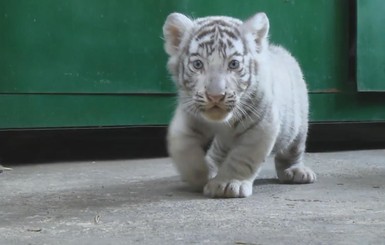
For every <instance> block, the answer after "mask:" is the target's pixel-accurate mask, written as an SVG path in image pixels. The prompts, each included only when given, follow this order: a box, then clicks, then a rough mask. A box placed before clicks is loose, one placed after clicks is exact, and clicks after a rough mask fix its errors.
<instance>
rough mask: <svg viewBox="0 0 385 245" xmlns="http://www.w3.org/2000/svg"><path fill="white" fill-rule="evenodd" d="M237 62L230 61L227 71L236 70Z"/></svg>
mask: <svg viewBox="0 0 385 245" xmlns="http://www.w3.org/2000/svg"><path fill="white" fill-rule="evenodd" d="M239 65H240V64H239V61H238V60H232V61H230V62H229V69H232V70H234V69H238V68H239Z"/></svg>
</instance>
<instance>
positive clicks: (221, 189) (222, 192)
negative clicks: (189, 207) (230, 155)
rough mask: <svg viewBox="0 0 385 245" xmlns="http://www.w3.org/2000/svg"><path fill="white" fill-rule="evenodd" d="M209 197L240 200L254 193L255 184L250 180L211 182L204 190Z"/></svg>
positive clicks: (214, 180) (213, 180)
mask: <svg viewBox="0 0 385 245" xmlns="http://www.w3.org/2000/svg"><path fill="white" fill-rule="evenodd" d="M203 192H204V194H205V195H206V196H209V197H217V198H229V197H232V198H239V197H248V196H250V195H251V194H252V193H253V182H251V181H248V180H234V179H233V180H216V179H215V178H214V179H212V180H210V181H209V182H208V183H207V185H206V186H205V187H204V190H203Z"/></svg>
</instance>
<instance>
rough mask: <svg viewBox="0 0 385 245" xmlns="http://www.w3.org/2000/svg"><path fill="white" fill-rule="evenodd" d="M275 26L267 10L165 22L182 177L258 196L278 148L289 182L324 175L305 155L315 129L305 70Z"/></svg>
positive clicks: (175, 156)
mask: <svg viewBox="0 0 385 245" xmlns="http://www.w3.org/2000/svg"><path fill="white" fill-rule="evenodd" d="M268 31H269V20H268V18H267V16H266V14H264V13H257V14H256V15H254V16H253V17H252V18H250V19H249V20H247V21H245V22H242V21H240V20H238V19H234V18H231V17H225V16H212V17H206V18H199V19H196V20H191V19H189V18H188V17H186V16H184V15H182V14H179V13H173V14H170V15H169V16H168V17H167V20H166V22H165V24H164V26H163V34H164V39H165V50H166V52H167V54H168V55H169V61H168V69H169V72H170V73H171V75H172V78H173V80H174V81H175V83H176V85H177V88H178V106H177V109H176V111H175V115H174V118H173V119H172V122H171V124H170V126H169V131H168V151H169V154H170V156H171V158H172V160H173V162H174V163H175V165H176V168H177V170H178V171H179V173H180V175H181V178H182V179H183V180H184V181H186V182H188V183H189V184H190V185H191V186H192V187H195V188H198V189H200V190H202V189H203V192H204V194H205V195H207V196H210V197H247V196H250V195H251V194H252V186H253V181H254V179H255V178H256V176H257V173H258V170H259V168H260V166H261V164H262V163H263V162H264V161H265V159H266V157H267V156H268V155H269V154H270V153H272V152H273V153H275V154H276V155H275V167H276V171H277V176H278V178H279V180H280V181H281V182H282V183H295V184H303V183H312V182H314V181H315V180H316V175H315V174H314V172H313V171H312V170H311V169H309V168H307V167H305V166H304V164H303V162H302V157H303V154H304V151H305V141H306V137H307V129H308V98H307V89H306V85H305V82H304V80H303V75H302V72H301V70H300V68H299V65H298V63H297V62H296V60H295V59H294V58H293V57H292V56H291V55H290V54H289V52H288V51H286V50H285V49H283V48H282V47H279V46H274V45H271V44H269V42H268V37H267V36H268ZM208 144H210V145H209V149H208V150H207V151H205V149H207V146H208Z"/></svg>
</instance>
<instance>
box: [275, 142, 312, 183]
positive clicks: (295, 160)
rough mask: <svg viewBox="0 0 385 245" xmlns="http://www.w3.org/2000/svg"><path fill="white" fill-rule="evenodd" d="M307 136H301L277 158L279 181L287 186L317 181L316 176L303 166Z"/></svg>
mask: <svg viewBox="0 0 385 245" xmlns="http://www.w3.org/2000/svg"><path fill="white" fill-rule="evenodd" d="M305 141H306V134H303V135H299V136H298V137H297V139H296V140H294V142H293V143H291V145H290V146H289V147H287V149H285V150H283V151H280V152H278V153H277V154H276V156H275V169H276V171H277V176H278V179H279V181H280V182H281V183H286V184H308V183H313V182H314V181H315V180H316V174H315V173H314V172H313V170H311V169H310V168H308V167H306V166H305V165H304V164H303V161H302V158H303V155H304V152H305Z"/></svg>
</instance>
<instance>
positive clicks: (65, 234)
mask: <svg viewBox="0 0 385 245" xmlns="http://www.w3.org/2000/svg"><path fill="white" fill-rule="evenodd" d="M306 160H307V163H308V165H309V166H311V167H312V168H313V169H314V170H315V171H316V172H317V173H318V181H317V183H315V184H311V185H280V184H277V181H276V180H275V173H274V170H273V164H272V163H271V162H269V163H267V164H265V165H264V169H263V171H262V172H261V175H260V177H261V179H259V180H257V181H256V183H255V187H254V194H253V196H252V197H249V198H246V199H208V198H205V197H203V196H202V195H201V194H200V193H193V192H190V191H189V190H188V189H186V188H185V186H184V185H183V184H182V183H181V182H180V181H179V179H178V177H177V175H176V172H175V171H174V169H173V167H172V165H171V163H170V160H169V159H150V160H136V161H128V160H123V161H106V162H76V163H52V164H33V165H15V166H11V167H13V169H14V170H13V171H10V172H8V171H7V172H4V173H2V174H0V244H39V245H40V244H82V245H84V244H385V150H377V151H355V152H338V153H322V154H308V155H307V157H306Z"/></svg>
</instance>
